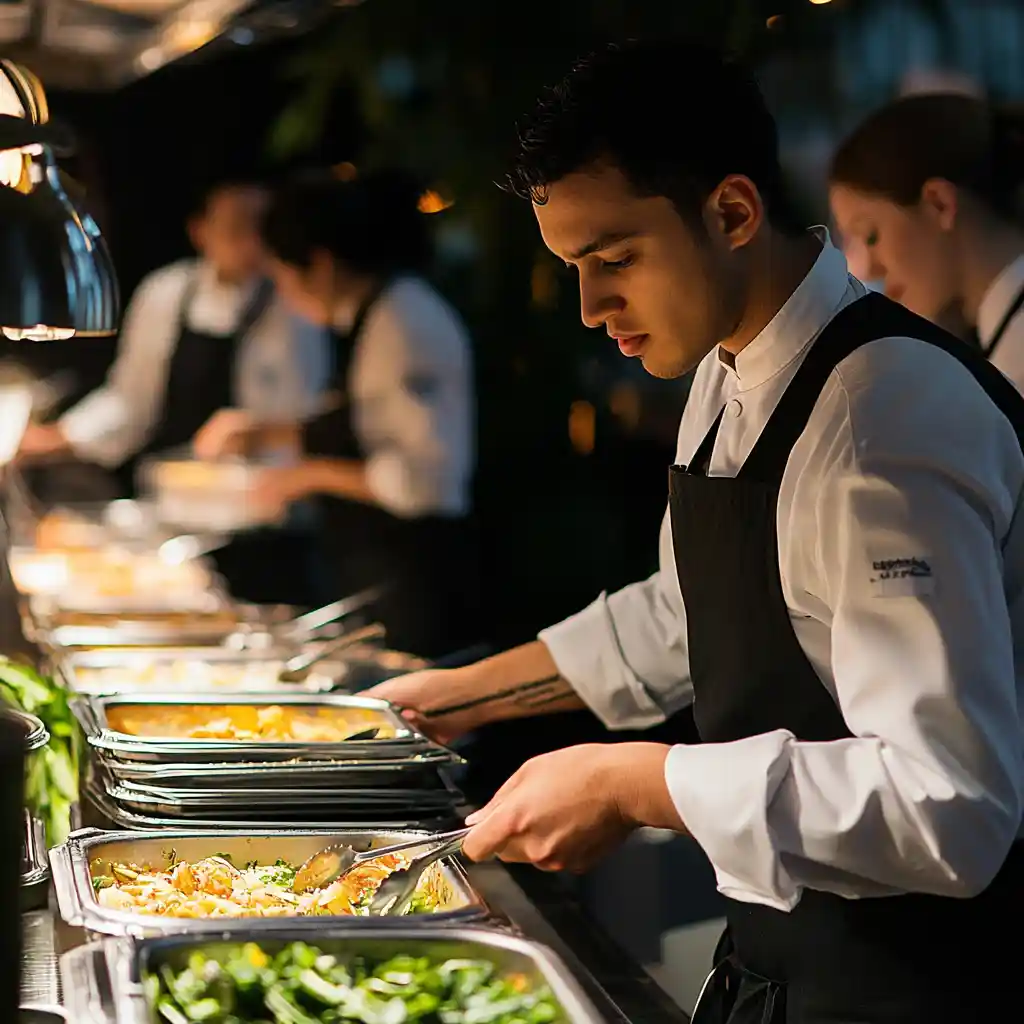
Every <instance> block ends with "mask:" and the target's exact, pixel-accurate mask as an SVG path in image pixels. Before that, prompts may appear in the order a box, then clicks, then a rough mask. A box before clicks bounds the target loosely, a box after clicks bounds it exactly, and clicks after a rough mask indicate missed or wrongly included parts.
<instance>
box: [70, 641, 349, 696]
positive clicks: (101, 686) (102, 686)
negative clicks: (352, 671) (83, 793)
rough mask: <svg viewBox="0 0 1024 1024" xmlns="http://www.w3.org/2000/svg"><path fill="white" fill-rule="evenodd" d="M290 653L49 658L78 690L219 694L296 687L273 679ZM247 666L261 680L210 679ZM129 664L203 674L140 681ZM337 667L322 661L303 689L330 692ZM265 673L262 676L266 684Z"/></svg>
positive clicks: (158, 652) (188, 650) (192, 650)
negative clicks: (222, 682)
mask: <svg viewBox="0 0 1024 1024" xmlns="http://www.w3.org/2000/svg"><path fill="white" fill-rule="evenodd" d="M292 653H294V648H292V649H288V648H268V649H266V650H259V651H253V650H249V651H233V650H228V649H225V648H221V647H180V648H173V647H141V648H113V649H109V648H108V649H99V650H91V651H71V652H67V653H63V652H58V653H56V654H55V655H54V658H53V661H54V666H55V668H56V670H57V671H58V672H59V673H60V675H61V677H62V678H63V679H64V680H65V682H66V683H67V685H68V687H69V689H71V690H73V691H74V692H75V693H82V694H94V695H103V694H109V695H113V694H124V693H132V694H139V693H156V692H159V691H164V692H166V691H167V690H168V689H170V688H171V686H172V685H173V686H174V688H175V689H177V688H179V687H180V688H181V689H183V690H186V691H200V692H203V691H209V692H211V693H222V692H225V691H230V690H232V689H234V690H245V691H252V690H262V689H264V688H266V689H267V690H269V691H274V692H276V691H277V690H282V691H283V692H289V690H291V692H294V689H292V687H293V685H294V684H281V683H278V681H277V676H278V674H279V671H280V669H281V667H283V665H284V663H285V660H286V659H287V658H288V656H289V655H291V654H292ZM245 667H252V668H254V669H255V670H256V671H257V672H258V673H259V674H260V679H259V684H260V685H257V683H256V682H255V681H253V680H247V681H246V684H245V686H244V687H243V686H232V685H228V684H225V685H223V686H221V685H216V686H215V685H213V684H211V683H209V682H208V679H209V677H210V676H211V675H212V676H216V671H215V670H216V669H217V668H225V669H229V670H237V669H239V668H245ZM133 669H134V670H138V672H139V674H140V676H141V675H142V674H143V673H145V672H153V671H154V670H160V671H166V672H167V673H168V674H169V675H170V674H171V673H172V671H173V670H175V669H180V670H181V671H182V672H186V673H187V672H189V671H194V673H195V674H196V675H200V674H202V675H204V676H205V677H206V678H201V679H200V680H199V681H198V682H197V683H196V685H190V684H188V683H187V682H183V681H178V680H174V681H173V682H172V680H167V681H166V682H165V683H164V684H163V685H161V684H160V683H150V682H144V681H142V680H141V678H140V679H139V680H138V681H132V680H130V678H129V676H130V673H131V672H132V670H133ZM337 671H338V666H337V665H335V666H333V672H332V666H331V665H326V666H324V665H321V666H320V670H319V671H317V672H314V673H310V675H308V676H307V677H306V679H305V681H304V683H303V684H302V685H303V688H304V689H307V690H309V691H311V692H313V693H326V692H329V691H330V689H331V688H332V686H333V685H334V680H335V675H336V673H337ZM104 674H109V676H110V677H111V680H112V681H111V682H106V681H104V679H103V678H102V676H103V675H104ZM263 676H265V677H266V682H265V684H264V681H263ZM97 677H98V678H97Z"/></svg>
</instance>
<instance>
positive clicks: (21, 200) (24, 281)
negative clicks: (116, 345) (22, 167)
mask: <svg viewBox="0 0 1024 1024" xmlns="http://www.w3.org/2000/svg"><path fill="white" fill-rule="evenodd" d="M23 152H24V153H25V159H26V160H27V161H29V166H28V169H27V175H26V177H27V181H23V182H22V185H21V187H11V186H9V185H7V184H6V183H5V182H2V181H0V268H2V269H0V330H2V331H3V333H4V334H5V335H6V336H7V337H9V338H12V339H15V340H21V339H26V340H34V341H45V340H55V339H60V338H69V337H71V336H73V335H84V336H96V335H106V334H113V333H114V332H115V331H116V330H117V323H118V316H119V299H118V291H117V280H116V278H115V276H114V269H113V265H112V262H111V259H110V255H109V253H108V251H107V248H106V245H105V244H104V242H103V238H102V237H101V235H100V231H99V227H98V225H97V224H96V222H95V220H94V219H93V218H92V216H91V215H90V214H88V213H87V212H86V211H84V210H82V209H80V208H78V207H76V205H75V204H74V203H73V202H72V200H71V199H70V197H69V196H68V194H67V191H66V190H65V188H64V183H63V182H62V180H61V175H60V172H59V171H58V169H57V165H56V162H55V161H54V158H53V154H52V153H51V151H50V150H49V149H48V148H46V147H44V146H33V147H31V148H30V149H28V150H24V151H23Z"/></svg>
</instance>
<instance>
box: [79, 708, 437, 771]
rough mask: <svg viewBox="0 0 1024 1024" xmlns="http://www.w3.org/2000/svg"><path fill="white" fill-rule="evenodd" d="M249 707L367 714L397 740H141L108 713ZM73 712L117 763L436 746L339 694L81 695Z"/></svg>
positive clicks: (382, 753) (393, 751)
mask: <svg viewBox="0 0 1024 1024" xmlns="http://www.w3.org/2000/svg"><path fill="white" fill-rule="evenodd" d="M204 705H205V706H216V707H221V706H224V705H247V706H260V707H272V706H283V707H328V708H337V709H339V710H340V709H353V710H364V711H367V712H370V713H371V714H369V715H368V716H367V723H366V725H367V727H370V726H371V725H372V724H373V723H374V722H380V723H381V724H387V725H390V726H391V727H392V728H393V729H394V730H395V737H394V738H387V739H374V740H361V741H345V740H341V741H338V742H337V743H324V742H310V743H301V742H291V741H288V742H283V741H262V742H260V741H247V740H218V739H192V738H184V739H176V738H172V737H143V736H137V735H130V734H127V733H122V732H116V731H114V730H112V729H111V728H110V726H109V723H108V719H107V715H108V711H109V710H110V709H112V708H116V707H123V706H132V707H135V706H144V707H154V708H158V707H188V706H204ZM72 709H73V710H74V712H75V715H76V717H77V718H78V720H79V722H80V723H81V725H82V728H83V730H84V731H85V735H86V739H87V740H88V742H89V743H90V745H92V746H93V747H95V748H96V749H97V750H102V751H106V752H107V753H108V754H111V755H113V756H114V757H116V758H118V759H119V760H128V761H133V760H134V761H160V760H175V761H189V762H192V761H211V760H216V761H234V760H268V761H271V760H272V761H287V760H292V759H300V760H302V759H313V760H323V759H324V758H330V759H342V760H350V759H360V758H373V759H379V758H382V757H387V756H389V755H390V756H395V757H404V756H407V755H408V754H409V753H410V752H411V751H413V750H417V749H423V748H427V747H430V746H432V745H433V744H432V743H431V741H430V740H428V739H427V738H426V737H425V736H424V735H423V734H422V733H419V732H416V731H415V730H414V729H413V728H412V727H411V726H410V725H409V723H408V722H407V721H406V720H405V719H404V718H402V717H401V716H399V715H398V713H397V712H396V711H395V710H394V708H392V706H391V705H390V704H388V703H387V702H386V701H382V700H374V699H372V698H369V697H354V696H348V695H339V694H322V695H319V694H291V693H289V694H266V693H263V694H239V693H230V694H186V695H183V694H167V693H162V694H145V695H144V696H99V697H77V698H75V699H74V700H73V701H72Z"/></svg>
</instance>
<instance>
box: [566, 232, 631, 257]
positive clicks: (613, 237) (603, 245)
mask: <svg viewBox="0 0 1024 1024" xmlns="http://www.w3.org/2000/svg"><path fill="white" fill-rule="evenodd" d="M636 235H637V233H636V232H635V231H609V232H605V234H603V235H598V237H597V238H595V239H594V240H593V241H592V242H588V243H587V244H586V245H585V246H583V248H582V249H577V250H576V252H572V253H569V259H571V260H581V259H583V258H584V257H586V256H591V255H593V254H594V253H595V252H600V251H601V250H602V249H608V248H610V247H611V246H613V245H618V244H619V243H620V242H628V241H629V240H630V239H631V238H636Z"/></svg>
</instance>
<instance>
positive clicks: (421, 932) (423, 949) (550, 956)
mask: <svg viewBox="0 0 1024 1024" xmlns="http://www.w3.org/2000/svg"><path fill="white" fill-rule="evenodd" d="M404 920H406V921H407V920H408V919H404ZM258 941H259V943H260V946H261V948H263V949H265V950H266V952H267V953H269V954H271V955H273V954H275V953H276V952H278V951H279V950H280V949H281V948H282V947H283V946H284V945H285V944H286V943H288V942H295V941H310V939H309V932H306V931H297V930H295V929H293V928H286V929H284V928H276V929H274V930H272V931H268V932H267V933H266V934H265V935H260V936H259V937H258ZM315 945H316V946H317V947H318V948H319V949H322V950H323V951H324V952H325V953H330V954H332V955H335V956H338V957H339V958H341V957H348V956H367V957H372V958H374V959H385V958H388V957H392V956H397V955H402V954H407V955H412V956H430V957H434V958H437V959H483V960H491V961H492V962H493V963H495V964H496V965H497V966H498V968H499V969H500V970H502V971H503V972H509V973H515V974H522V975H524V976H525V977H526V978H527V979H528V980H529V981H531V982H532V983H533V984H535V985H538V986H539V985H547V986H548V988H550V990H551V992H552V994H553V995H554V997H555V999H556V1000H557V1001H558V1003H559V1004H560V1005H561V1008H562V1011H563V1013H564V1017H563V1021H564V1024H601V1021H602V1017H601V1015H600V1013H599V1012H598V1010H597V1008H596V1007H595V1006H594V1005H593V1003H592V1002H591V1001H590V1000H589V998H588V997H587V996H586V994H585V993H584V992H583V990H582V989H581V988H580V986H579V983H578V982H577V981H576V979H575V978H574V977H573V976H572V974H571V973H570V971H569V969H568V967H566V965H565V964H564V963H563V962H562V960H560V959H559V958H558V957H557V956H556V955H555V954H554V953H553V952H552V951H551V950H549V949H548V948H547V947H546V946H541V945H538V944H536V943H532V942H528V941H526V940H524V939H521V938H518V937H517V936H513V935H509V934H506V933H503V932H499V931H496V930H490V929H485V928H479V927H460V928H438V929H436V930H435V929H431V928H413V927H396V928H388V929H386V930H382V929H377V928H366V929H360V931H359V932H358V933H354V932H352V931H351V930H342V929H338V928H325V929H324V930H323V931H322V932H319V933H317V936H316V939H315ZM230 946H231V943H230V942H229V941H224V940H221V941H219V942H218V941H209V940H204V939H200V938H197V937H192V936H185V935H180V936H174V937H170V938H163V939H147V940H143V941H142V942H139V943H137V944H133V943H131V942H129V941H127V940H125V939H107V940H105V941H103V942H96V943H92V944H90V945H88V946H83V947H82V948H81V949H77V950H74V951H73V952H71V953H66V954H65V955H64V956H63V957H62V958H61V978H62V981H63V984H64V991H65V992H66V993H67V999H66V1002H67V1009H68V1016H69V1017H70V1018H71V1019H72V1020H74V1021H75V1022H76V1024H79V1022H80V1024H151V1022H152V1021H153V1019H154V1018H153V1017H152V1013H151V1010H150V1009H149V1007H148V1005H147V1001H146V996H145V991H144V988H143V985H144V981H145V979H146V978H147V977H148V976H149V975H150V974H152V973H155V972H158V971H159V969H160V967H161V965H163V964H167V965H168V966H170V967H172V968H177V967H179V966H183V965H184V963H185V962H186V960H187V958H188V955H189V953H192V952H196V951H200V952H203V953H205V954H206V955H212V956H217V955H218V953H226V952H228V950H229V949H230ZM235 946H237V942H236V943H235Z"/></svg>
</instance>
